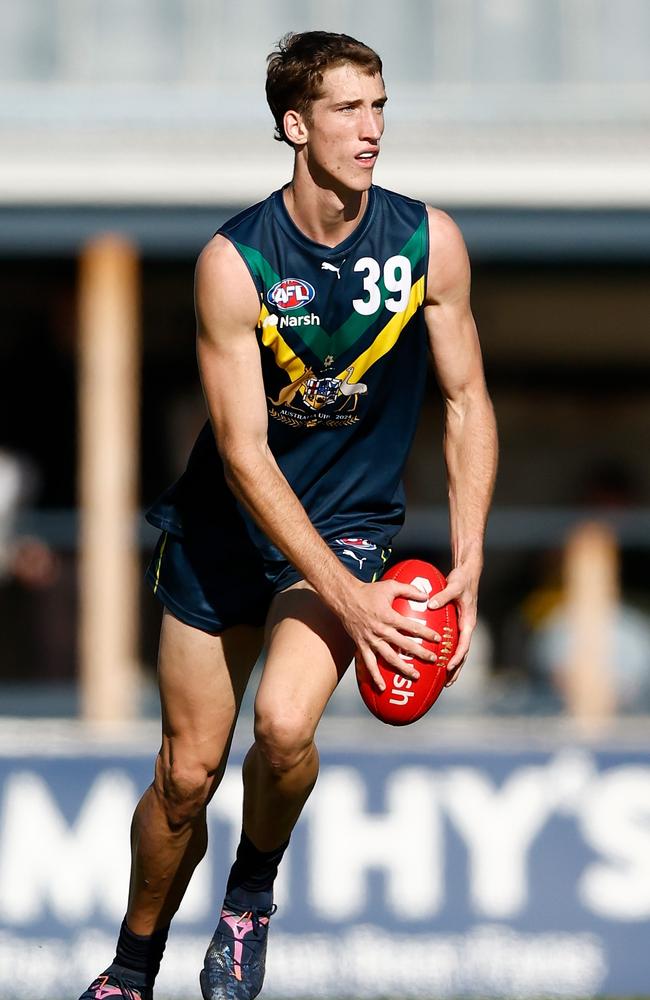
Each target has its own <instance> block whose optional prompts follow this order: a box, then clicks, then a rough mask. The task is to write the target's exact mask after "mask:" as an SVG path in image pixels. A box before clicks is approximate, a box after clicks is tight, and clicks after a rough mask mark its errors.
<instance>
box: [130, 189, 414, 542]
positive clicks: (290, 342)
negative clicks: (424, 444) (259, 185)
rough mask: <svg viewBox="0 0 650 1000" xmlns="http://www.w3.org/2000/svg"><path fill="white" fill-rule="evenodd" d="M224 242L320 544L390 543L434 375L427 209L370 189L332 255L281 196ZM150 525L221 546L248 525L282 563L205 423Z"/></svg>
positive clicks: (276, 445) (291, 473) (280, 439)
mask: <svg viewBox="0 0 650 1000" xmlns="http://www.w3.org/2000/svg"><path fill="white" fill-rule="evenodd" d="M219 232H220V233H221V234H222V235H223V236H225V237H226V238H227V239H229V240H230V241H231V243H232V244H233V246H235V247H236V249H237V251H238V252H239V253H240V255H241V257H242V258H243V260H244V262H245V263H246V265H247V267H248V270H249V271H250V274H251V278H252V280H253V281H254V283H255V287H256V288H257V291H258V294H259V299H260V314H259V320H258V325H257V337H258V341H259V348H260V358H261V364H262V371H263V379H264V387H265V392H266V398H267V407H268V419H269V426H268V442H269V447H270V449H271V451H272V453H273V455H274V456H275V459H276V461H277V463H278V465H279V467H280V469H281V470H282V472H283V473H284V475H285V476H286V478H287V480H288V482H289V484H290V485H291V487H292V489H293V490H294V492H295V493H296V495H297V496H298V497H299V499H300V500H301V502H302V504H303V506H304V508H305V510H306V512H307V514H308V516H309V518H310V520H311V522H312V523H313V525H314V526H315V528H316V529H317V530H318V531H319V533H320V534H321V535H322V536H323V537H324V538H326V539H332V538H336V537H337V536H338V535H340V534H342V533H347V534H359V535H361V536H362V537H366V536H371V537H373V538H374V539H375V540H377V541H379V542H381V543H384V544H389V542H390V540H391V538H392V537H393V535H394V534H395V533H396V531H397V530H398V529H399V527H400V526H401V524H402V522H403V519H404V498H403V490H402V486H401V474H402V470H403V467H404V463H405V461H406V457H407V455H408V451H409V448H410V445H411V441H412V439H413V434H414V432H415V427H416V423H417V419H418V414H419V410H420V406H421V401H422V395H423V391H424V382H425V373H426V363H427V362H426V359H427V339H426V334H425V327H424V317H423V303H424V298H425V283H426V272H427V260H428V246H429V243H428V225H427V215H426V210H425V206H424V205H423V204H422V203H421V202H417V201H412V200H411V199H409V198H405V197H403V196H402V195H397V194H394V193H392V192H390V191H386V190H384V189H383V188H379V187H376V186H373V187H372V188H371V189H370V191H369V197H368V204H367V207H366V211H365V213H364V215H363V218H362V219H361V221H360V223H359V225H358V226H357V227H356V229H355V230H354V232H352V233H351V234H350V236H349V237H348V238H347V239H346V240H344V241H343V242H342V243H339V244H338V245H337V246H336V247H333V248H331V247H327V246H323V245H321V244H319V243H316V242H314V241H313V240H311V239H309V238H308V237H307V236H305V235H304V234H303V233H302V232H301V231H300V230H299V229H298V228H297V226H296V225H295V224H294V223H293V221H292V220H291V217H290V216H289V213H288V212H287V209H286V206H285V204H284V198H283V195H282V191H276V192H275V193H274V194H272V195H270V197H269V198H267V199H266V200H265V201H263V202H261V203H260V204H259V205H255V206H254V207H252V208H250V209H248V210H247V211H245V212H242V213H241V214H240V215H237V216H236V217H235V218H233V219H231V220H230V221H229V222H227V223H226V224H225V225H224V226H223V227H222V228H221V229H220V230H219ZM241 418H242V420H245V419H246V396H245V390H244V394H243V395H242V399H241ZM147 516H148V519H149V520H150V521H151V522H152V523H153V524H156V525H157V526H158V527H160V528H163V529H166V530H168V531H171V532H172V533H175V534H178V535H183V533H184V531H186V530H187V526H188V525H190V524H191V527H192V531H193V533H195V532H196V530H197V529H198V530H200V527H201V526H204V527H205V528H206V529H208V531H209V533H210V534H211V535H214V534H215V533H216V536H217V537H218V535H219V532H220V531H222V532H224V533H228V534H230V533H231V532H232V530H233V529H234V525H233V523H232V517H233V516H237V517H241V518H243V520H244V523H245V525H246V529H247V531H248V534H249V536H250V538H251V539H252V541H253V542H254V544H255V545H256V547H257V548H258V549H259V550H260V552H261V554H262V555H263V556H264V557H265V558H268V559H278V558H281V554H280V553H279V552H278V550H277V549H276V548H275V547H274V546H273V545H271V543H270V542H269V540H268V539H267V538H266V537H265V536H264V534H263V533H262V532H261V530H260V529H259V528H258V527H257V525H256V524H255V523H254V522H253V520H252V519H251V518H250V517H249V515H248V514H247V513H246V512H245V511H244V509H243V508H242V507H241V505H239V504H238V503H237V502H236V501H235V500H234V498H233V497H232V494H231V493H230V491H229V490H228V488H227V486H226V484H225V480H224V474H223V466H222V463H221V459H220V456H219V453H218V451H217V448H216V444H215V441H214V435H213V433H212V429H211V427H210V425H209V424H206V425H205V427H204V428H203V430H202V431H201V433H200V435H199V437H198V439H197V442H196V444H195V446H194V449H193V451H192V454H191V456H190V460H189V463H188V466H187V469H186V471H185V473H184V474H183V476H182V477H181V478H180V479H179V480H178V482H176V483H175V484H174V485H173V486H172V487H171V488H170V489H169V490H167V491H166V492H165V493H164V494H163V495H162V497H160V499H159V500H158V501H157V502H156V504H154V506H153V507H152V509H151V510H150V511H149V513H148V515H147Z"/></svg>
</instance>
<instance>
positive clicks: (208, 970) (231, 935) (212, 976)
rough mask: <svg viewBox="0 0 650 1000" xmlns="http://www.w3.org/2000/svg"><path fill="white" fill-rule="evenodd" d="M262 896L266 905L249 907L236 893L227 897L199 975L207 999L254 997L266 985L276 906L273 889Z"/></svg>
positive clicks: (247, 999)
mask: <svg viewBox="0 0 650 1000" xmlns="http://www.w3.org/2000/svg"><path fill="white" fill-rule="evenodd" d="M256 895H257V894H256ZM259 896H260V902H261V903H262V905H260V906H252V907H250V908H248V909H245V908H244V907H243V906H242V905H241V903H237V902H236V901H235V899H233V898H232V897H228V896H227V897H226V899H225V900H224V903H223V909H222V911H221V917H220V920H219V923H218V925H217V929H216V931H215V932H214V935H213V937H212V940H211V941H210V944H209V945H208V950H207V952H206V954H205V960H204V962H203V969H202V970H201V973H200V976H199V980H200V983H201V992H202V994H203V998H204V1000H253V997H256V996H257V995H258V993H259V992H260V990H261V989H262V984H263V982H264V971H265V966H266V940H267V937H268V933H269V921H270V919H271V917H272V916H273V914H274V913H275V910H276V907H275V905H274V904H272V902H271V899H272V896H271V893H270V892H269V893H266V892H264V893H259ZM265 904H266V905H265Z"/></svg>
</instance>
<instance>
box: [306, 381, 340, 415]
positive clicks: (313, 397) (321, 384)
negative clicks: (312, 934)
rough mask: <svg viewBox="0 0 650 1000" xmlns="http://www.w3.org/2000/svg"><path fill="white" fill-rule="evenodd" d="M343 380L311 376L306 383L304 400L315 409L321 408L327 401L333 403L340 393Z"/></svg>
mask: <svg viewBox="0 0 650 1000" xmlns="http://www.w3.org/2000/svg"><path fill="white" fill-rule="evenodd" d="M340 385H341V382H340V380H339V379H337V378H310V379H309V381H308V382H307V383H306V385H305V395H304V400H305V403H306V404H307V406H311V408H312V409H313V410H320V408H321V406H325V405H326V403H333V402H334V400H335V399H336V398H337V396H338V394H339V387H340Z"/></svg>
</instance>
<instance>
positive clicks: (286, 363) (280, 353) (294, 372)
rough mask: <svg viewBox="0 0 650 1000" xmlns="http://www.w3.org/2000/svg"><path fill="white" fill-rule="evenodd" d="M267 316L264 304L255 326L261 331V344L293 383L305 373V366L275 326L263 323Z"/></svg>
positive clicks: (267, 312)
mask: <svg viewBox="0 0 650 1000" xmlns="http://www.w3.org/2000/svg"><path fill="white" fill-rule="evenodd" d="M268 316H269V311H268V309H267V308H266V306H265V305H264V304H262V308H261V309H260V315H259V318H258V320H257V325H258V327H259V329H261V331H262V343H263V344H264V345H265V347H269V348H270V349H271V350H272V351H273V355H274V357H275V363H276V364H277V366H278V368H283V369H284V371H286V373H287V375H288V376H289V379H290V381H291V382H295V381H296V379H298V378H300V376H301V375H303V374H304V372H305V365H304V364H303V362H302V361H301V360H300V358H299V357H298V356H297V354H296V352H295V351H294V350H293V348H291V347H289V345H288V344H287V342H286V340H285V339H284V337H283V336H282V335H281V334H280V332H279V331H278V327H277V324H273V323H267V325H266V326H264V321H265V320H266V319H267V317H268Z"/></svg>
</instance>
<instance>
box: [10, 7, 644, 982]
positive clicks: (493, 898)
mask: <svg viewBox="0 0 650 1000" xmlns="http://www.w3.org/2000/svg"><path fill="white" fill-rule="evenodd" d="M0 15H1V18H0V23H1V24H2V32H0V362H1V363H0V377H1V379H2V383H1V385H0V993H1V994H2V996H3V997H6V998H7V1000H33V998H34V997H35V996H37V995H41V993H42V991H43V989H44V988H45V987H44V985H43V984H47V985H48V988H49V989H50V991H51V992H52V991H53V992H55V993H56V995H57V996H60V997H62V998H63V997H68V996H69V997H73V996H77V995H78V993H79V992H80V990H81V989H82V988H83V987H84V986H85V985H86V983H87V982H88V981H89V979H90V977H91V976H92V975H95V974H96V972H97V970H98V969H99V968H101V967H102V965H101V964H100V963H104V964H105V962H106V960H107V958H108V957H110V955H111V954H112V950H111V949H112V948H113V943H114V936H115V932H116V930H117V927H118V925H119V922H120V920H121V919H122V915H123V912H124V905H125V893H126V886H127V881H128V867H129V847H128V827H129V822H130V818H131V814H132V810H133V807H134V805H135V803H136V801H137V799H138V797H139V795H140V793H141V791H142V789H143V787H144V786H145V785H146V784H147V782H148V781H149V780H150V775H151V766H152V757H153V753H154V748H155V747H156V745H157V742H156V741H157V740H158V735H159V733H158V731H159V724H158V722H157V716H158V705H157V699H156V694H155V682H154V669H155V657H156V645H157V631H158V625H159V620H160V607H159V605H158V604H157V602H156V600H155V598H153V597H152V596H151V595H150V594H149V593H148V592H147V591H146V590H145V588H144V586H143V584H142V583H141V579H142V567H143V565H144V563H145V561H146V560H147V558H148V555H149V553H150V551H151V548H152V545H153V542H154V538H153V537H152V533H151V532H150V531H149V530H148V529H147V527H146V525H145V523H144V521H143V519H142V516H141V511H142V510H143V509H144V508H145V507H146V506H147V504H148V503H150V502H151V501H152V500H153V499H154V498H155V496H156V495H157V494H158V492H159V491H160V490H161V489H162V488H163V487H164V486H166V485H167V483H168V482H169V481H170V479H171V478H172V477H174V476H176V475H178V473H179V472H180V471H181V470H182V468H183V466H184V463H185V461H186V458H187V454H188V451H189V448H190V446H191V443H192V440H193V437H194V435H195V433H196V431H197V429H198V427H199V426H200V424H201V423H202V421H203V419H204V409H203V403H202V400H201V394H200V389H199V382H198V376H197V371H196V364H195V358H194V317H193V307H192V278H193V266H194V260H195V258H196V255H197V253H198V252H199V250H200V248H201V247H202V246H203V244H204V243H205V242H206V241H207V240H208V239H209V238H210V237H211V235H212V234H213V233H214V231H215V230H216V229H217V228H218V227H219V225H220V223H221V222H222V221H223V220H224V219H226V218H228V217H229V216H231V215H232V214H234V213H235V212H237V211H238V210H239V209H240V208H242V207H244V206H245V205H247V204H250V203H251V202H253V201H256V200H259V199H262V198H264V197H265V196H266V195H267V194H268V193H269V192H270V191H271V190H272V189H274V188H277V187H278V186H280V185H281V184H283V183H284V182H285V181H287V180H288V179H289V176H290V171H291V154H290V150H289V149H288V148H287V147H285V146H282V145H280V144H278V143H276V142H274V141H273V138H272V134H273V123H272V119H271V115H270V113H269V111H268V109H267V107H266V105H265V101H264V90H263V88H264V75H265V57H266V55H267V54H268V53H269V52H270V51H271V50H272V48H273V47H274V45H275V43H276V41H277V40H278V39H279V38H280V36H281V35H282V34H283V33H284V32H286V31H288V30H291V29H292V30H303V29H308V28H324V29H328V30H334V31H345V32H347V33H350V34H352V35H354V36H357V37H359V38H361V39H363V40H364V41H366V42H368V43H369V44H370V45H372V46H374V47H376V48H377V50H378V51H379V52H380V54H381V56H382V57H383V59H384V67H385V78H386V84H387V89H388V94H389V105H388V108H387V114H386V117H387V131H386V135H385V139H384V141H383V143H382V146H383V151H382V155H381V157H380V160H379V164H378V166H377V169H376V174H375V179H376V181H377V183H378V184H381V185H384V186H385V187H390V188H394V189H397V190H401V191H404V192H405V193H408V194H410V195H412V196H414V197H420V198H423V199H426V200H428V201H430V202H432V203H433V204H434V205H437V206H440V207H441V208H443V209H445V210H447V211H448V212H450V213H451V214H452V215H453V217H454V218H455V219H456V220H457V221H458V222H459V224H460V225H461V227H462V229H463V232H464V234H465V237H466V240H467V243H468V246H469V250H470V254H471V257H472V263H473V289H474V290H473V305H474V311H475V314H476V317H477V320H478V325H479V328H480V332H481V337H482V344H483V349H484V355H485V364H486V370H487V375H488V380H489V384H490V388H491V391H492V395H493V399H494V403H495V407H496V412H497V417H498V421H499V426H500V434H501V448H502V458H501V469H500V475H499V480H498V484H497V490H496V496H495V505H494V510H493V514H492V518H491V523H490V527H489V531H488V537H487V543H486V565H485V573H484V580H483V586H482V592H481V608H480V613H481V620H480V622H479V627H478V629H477V632H476V636H475V639H474V643H473V647H472V653H471V660H470V662H469V663H468V665H467V666H466V668H465V671H464V674H463V678H462V680H461V682H460V683H458V684H456V685H455V686H454V687H453V688H452V689H451V690H449V691H446V692H444V693H443V695H442V697H441V699H440V701H439V702H438V703H437V705H436V706H435V708H434V710H433V711H432V712H431V713H430V714H429V715H428V716H427V717H426V718H425V719H423V720H421V721H420V722H419V723H417V724H416V725H414V726H413V727H409V728H408V729H406V730H400V731H394V730H388V729H386V727H381V726H380V725H379V723H377V722H376V721H375V720H374V719H372V718H371V717H370V716H369V714H368V713H367V712H365V709H364V710H363V711H362V710H361V702H360V700H359V698H358V696H357V694H356V691H355V690H354V688H355V685H354V680H353V678H352V677H351V676H348V677H347V678H346V681H345V682H344V684H343V685H342V686H341V689H340V691H339V692H337V695H336V696H335V698H334V700H333V704H332V706H331V709H330V710H329V711H328V713H327V716H326V719H325V720H324V724H323V725H322V727H321V730H320V744H319V745H320V750H321V761H322V769H321V778H320V781H319V786H318V789H317V791H316V793H315V795H314V797H313V799H312V800H311V801H310V804H309V807H308V809H307V810H306V813H305V816H304V818H303V819H302V820H301V823H300V824H299V826H298V828H297V830H296V833H295V835H294V838H293V840H292V847H291V850H290V852H289V854H288V856H287V859H286V860H285V862H284V864H283V869H282V878H281V880H280V881H281V884H280V886H279V892H278V902H279V904H280V905H279V911H278V915H277V917H276V918H274V928H275V930H274V935H275V936H274V938H273V943H272V948H271V949H270V955H269V978H268V991H267V992H268V996H269V997H278V998H279V997H282V998H283V1000H287V998H289V997H292V998H295V1000H298V998H300V997H304V996H307V995H308V996H310V997H312V998H314V997H320V998H323V1000H325V998H328V997H338V998H342V997H343V996H345V997H348V998H350V1000H351V998H355V1000H356V998H358V997H362V996H363V997H368V998H371V997H376V996H379V995H381V996H386V995H389V994H390V995H394V996H396V997H399V998H400V1000H409V998H413V1000H415V998H420V1000H421V998H422V997H431V996H437V997H446V998H448V1000H452V998H453V997H455V996H482V997H493V998H497V997H514V996H516V997H520V998H522V1000H526V998H527V1000H532V998H534V997H539V996H553V997H556V998H565V1000H570V998H573V1000H575V998H576V997H581V998H587V997H595V996H605V995H607V996H614V995H616V996H632V995H634V996H641V994H642V993H647V983H648V969H647V940H648V920H650V871H649V869H648V858H649V857H650V847H649V844H648V802H650V756H649V753H650V750H649V744H648V727H647V713H648V712H649V711H650V682H649V678H650V617H649V616H650V582H649V579H648V572H647V563H648V557H649V555H650V463H649V462H648V441H649V440H650V392H649V387H650V328H649V327H650V320H649V317H650V280H649V277H650V274H649V265H650V4H649V3H648V2H647V0H618V2H616V3H612V2H611V0H405V2H403V3H401V4H397V3H390V4H389V3H388V2H386V0H330V2H328V3H326V4H324V3H316V2H313V0H274V2H268V0H267V2H264V0H238V2H237V3H235V2H227V0H137V2H134V0H101V2H99V0H18V2H14V0H0ZM441 435H442V407H441V401H440V397H439V393H438V390H437V388H436V386H435V383H434V379H433V377H432V378H431V380H430V385H429V391H428V394H427V398H426V403H425V407H424V411H423V415H422V421H421V425H420V428H419V431H418V435H417V438H416V442H415V446H414V449H413V455H412V458H411V461H410V463H409V466H408V469H407V476H406V486H407V494H408V501H409V507H408V517H407V522H406V525H405V528H404V530H403V532H402V534H401V535H400V536H399V542H398V546H397V549H396V552H395V556H396V557H404V556H407V555H418V556H421V557H425V558H426V557H428V558H431V559H432V560H434V561H435V562H436V563H437V565H439V566H440V567H441V568H443V569H445V568H447V567H448V565H449V546H448V527H447V512H446V496H445V482H444V476H443V463H442V455H441V449H440V440H441ZM349 673H350V672H349ZM250 708H251V703H250V699H249V701H248V703H247V704H246V706H245V712H244V713H243V718H242V720H241V725H240V728H239V729H238V732H237V734H236V737H235V743H234V750H233V761H234V766H233V767H231V768H229V770H228V772H227V774H226V778H225V781H224V784H223V786H222V787H221V788H220V789H219V793H218V795H216V796H215V799H214V801H213V803H212V804H211V807H210V812H209V823H210V829H211V847H210V851H209V853H208V856H207V857H206V859H205V861H204V862H203V863H202V866H201V869H200V871H199V873H197V877H196V878H195V879H194V880H193V883H192V887H191V891H190V893H189V895H188V897H187V899H186V902H185V903H184V905H183V908H182V910H181V912H180V913H179V915H178V918H177V919H176V920H175V922H174V928H173V931H172V936H171V938H170V943H169V947H168V949H167V954H166V957H165V962H164V964H163V971H162V973H161V978H160V981H159V990H160V995H161V997H164V998H166V1000H170V998H174V1000H185V998H187V997H189V996H195V995H196V970H197V968H198V967H199V966H200V963H201V956H202V954H203V950H204V948H205V944H206V942H207V940H208V938H209V935H210V934H211V932H212V921H213V917H212V914H213V912H214V906H215V904H216V901H217V899H220V898H221V896H220V893H221V889H222V885H223V880H224V878H225V875H226V872H227V870H228V867H229V864H230V858H231V852H232V849H233V845H234V844H236V842H237V838H238V832H239V823H240V810H241V801H240V799H241V789H240V783H239V777H238V775H237V773H236V770H237V766H238V765H239V763H241V759H242V755H243V751H244V750H245V748H246V745H247V742H248V740H249V738H250ZM134 715H136V716H137V715H139V716H140V717H141V718H140V719H134V718H133V716H134ZM506 716H507V718H506ZM633 716H641V718H636V719H635V718H633ZM45 717H48V718H45ZM97 718H104V719H108V720H111V719H112V720H113V721H114V722H115V721H120V720H126V725H125V726H123V727H122V728H121V729H120V728H119V727H118V728H116V727H115V726H97V725H91V724H90V723H91V721H92V720H96V719H97ZM387 845H389V847H387ZM400 845H408V849H404V850H400V849H398V848H399V846H400ZM414 858H417V864H413V859H414ZM395 956H397V958H396V957H395ZM265 995H266V994H265Z"/></svg>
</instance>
